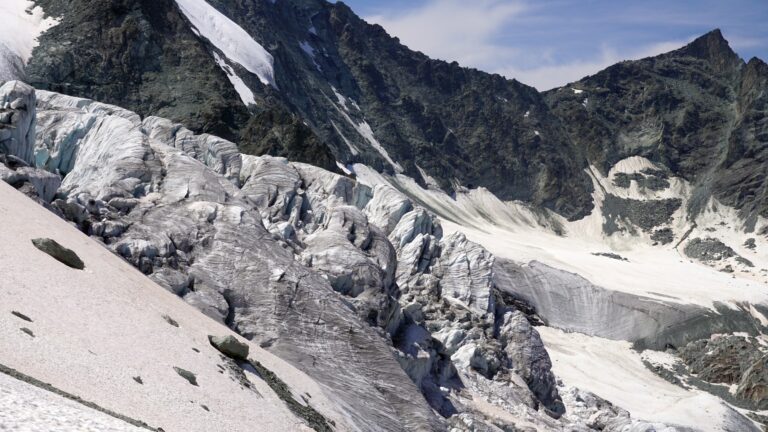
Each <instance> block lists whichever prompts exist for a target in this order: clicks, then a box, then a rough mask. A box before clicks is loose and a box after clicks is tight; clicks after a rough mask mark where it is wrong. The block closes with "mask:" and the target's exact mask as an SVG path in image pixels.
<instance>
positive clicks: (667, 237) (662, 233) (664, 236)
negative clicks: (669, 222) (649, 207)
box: [651, 228, 675, 245]
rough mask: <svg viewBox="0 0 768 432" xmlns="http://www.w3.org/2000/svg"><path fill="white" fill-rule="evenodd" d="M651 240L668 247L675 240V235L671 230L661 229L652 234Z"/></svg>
mask: <svg viewBox="0 0 768 432" xmlns="http://www.w3.org/2000/svg"><path fill="white" fill-rule="evenodd" d="M651 240H653V241H655V242H659V243H661V244H663V245H667V244H670V243H672V242H673V241H674V240H675V234H674V232H673V231H672V229H671V228H661V229H657V230H655V231H654V232H653V234H651Z"/></svg>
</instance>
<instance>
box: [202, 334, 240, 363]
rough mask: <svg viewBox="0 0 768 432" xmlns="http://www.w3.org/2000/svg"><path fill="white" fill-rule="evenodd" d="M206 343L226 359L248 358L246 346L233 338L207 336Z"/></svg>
mask: <svg viewBox="0 0 768 432" xmlns="http://www.w3.org/2000/svg"><path fill="white" fill-rule="evenodd" d="M208 341H209V342H210V343H211V345H212V346H213V347H214V348H216V349H217V350H219V351H221V353H222V354H224V355H226V356H227V357H231V358H233V359H236V360H246V359H247V358H248V345H247V344H244V343H242V342H240V341H239V340H237V339H236V338H235V337H234V336H231V335H229V336H225V337H221V336H213V335H208Z"/></svg>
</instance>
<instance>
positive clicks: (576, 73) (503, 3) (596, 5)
mask: <svg viewBox="0 0 768 432" xmlns="http://www.w3.org/2000/svg"><path fill="white" fill-rule="evenodd" d="M345 3H347V4H348V5H349V6H350V7H352V9H353V10H355V11H356V12H357V14H358V15H360V16H362V17H363V18H365V19H366V20H368V21H369V22H376V23H378V24H381V25H382V26H383V27H384V28H385V29H387V31H388V32H389V33H390V34H391V35H393V36H397V37H399V38H400V39H401V41H402V42H403V43H404V44H406V45H408V46H409V47H411V48H413V49H416V50H419V51H422V52H424V53H426V54H428V55H429V56H431V57H434V58H440V59H443V60H451V61H452V60H456V61H458V62H459V63H461V64H462V65H463V66H470V67H476V68H478V69H482V70H485V71H488V72H497V73H500V74H502V75H505V76H507V77H509V78H517V79H518V80H520V81H522V82H524V83H526V84H529V85H533V86H535V87H536V88H538V89H539V90H547V89H550V88H553V87H556V86H560V85H563V84H566V83H568V82H572V81H575V80H577V79H579V78H581V77H583V76H586V75H589V74H592V73H595V72H597V71H599V70H601V69H603V68H604V67H606V66H609V65H611V64H613V63H616V62H618V61H621V60H627V59H636V58H642V57H647V56H650V55H656V54H660V53H662V52H666V51H670V50H672V49H675V48H678V47H680V46H682V45H685V44H686V43H687V42H689V41H691V40H692V39H694V38H696V37H697V36H700V35H702V34H704V33H706V32H707V31H709V30H712V29H714V28H720V29H721V30H722V32H723V34H724V36H725V38H726V39H728V41H729V42H730V44H731V47H732V48H733V49H734V51H736V52H737V53H739V55H741V56H742V57H743V58H744V59H745V60H749V59H750V58H751V57H754V56H757V57H760V58H761V59H763V60H766V61H768V0H720V1H715V0H700V1H678V0H649V1H642V0H636V1H618V0H614V1H610V0H578V1H577V0H345Z"/></svg>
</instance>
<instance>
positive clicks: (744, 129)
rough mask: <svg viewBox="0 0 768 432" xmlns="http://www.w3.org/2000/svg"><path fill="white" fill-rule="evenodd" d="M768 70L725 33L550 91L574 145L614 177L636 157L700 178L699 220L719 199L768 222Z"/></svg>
mask: <svg viewBox="0 0 768 432" xmlns="http://www.w3.org/2000/svg"><path fill="white" fill-rule="evenodd" d="M767 82H768V66H766V64H765V63H764V62H763V61H762V60H760V59H758V58H753V59H752V60H750V61H749V62H748V63H745V62H744V61H743V60H741V58H739V56H738V55H737V54H736V53H734V52H733V51H732V50H731V48H730V47H729V46H728V42H727V41H725V39H723V36H722V34H721V33H720V31H719V30H714V31H712V32H710V33H708V34H706V35H704V36H701V37H700V38H698V39H696V40H694V41H693V42H691V43H690V44H689V45H687V46H685V47H683V48H681V49H679V50H676V51H672V52H670V53H667V54H663V55H660V56H657V57H652V58H647V59H643V60H639V61H628V62H622V63H619V64H617V65H614V66H611V67H609V68H608V69H606V70H604V71H601V72H599V73H597V74H595V75H593V76H590V77H587V78H584V79H583V80H581V81H578V82H576V83H573V84H572V85H571V86H570V88H572V89H577V90H578V94H575V93H574V92H572V91H570V90H569V89H568V88H563V89H555V90H552V91H550V92H548V93H547V94H546V98H547V101H548V103H549V105H550V106H551V107H552V109H553V111H554V112H555V113H556V114H557V115H558V116H559V117H560V118H562V119H564V120H566V119H567V121H564V122H563V123H564V124H565V125H566V129H567V131H568V134H569V137H570V138H571V140H572V141H573V142H574V143H575V144H576V145H577V146H578V147H579V148H581V149H583V151H584V152H585V153H586V154H587V158H588V159H589V161H590V163H591V164H593V165H594V166H595V167H596V168H597V169H598V170H599V171H600V172H601V173H603V174H605V173H607V171H608V170H609V169H610V167H611V166H613V165H614V164H616V163H617V162H618V161H620V160H622V159H625V158H627V157H630V156H642V157H646V158H648V159H649V160H652V161H653V162H655V163H658V164H661V165H663V166H664V167H665V168H666V169H668V170H669V171H670V172H671V173H672V174H674V175H677V176H680V177H682V178H684V179H686V180H688V181H691V182H692V183H693V184H694V185H695V188H694V190H693V192H692V193H693V194H694V195H695V196H696V197H697V200H696V201H695V202H693V203H692V205H694V207H695V208H692V209H691V211H692V213H693V214H696V213H697V212H698V211H699V210H700V208H699V207H700V206H702V205H704V204H705V203H706V200H707V199H708V198H709V197H710V196H714V197H716V198H717V199H718V200H719V201H720V202H722V203H723V204H725V205H728V206H731V207H735V208H738V209H740V210H741V214H740V216H741V217H742V218H744V219H745V220H746V221H747V223H748V224H749V226H750V227H751V229H754V226H755V223H756V221H757V217H758V216H760V217H763V218H765V217H768V195H766V190H768V188H767V185H768V184H767V183H766V177H765V169H766V163H768V153H766V151H768V147H767V146H766V142H767V141H766V140H767V139H768V126H767V125H766V120H765V118H766V102H765V100H764V98H762V96H761V95H762V94H764V93H765V91H766V83H767Z"/></svg>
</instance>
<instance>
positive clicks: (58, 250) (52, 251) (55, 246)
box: [32, 238, 85, 270]
mask: <svg viewBox="0 0 768 432" xmlns="http://www.w3.org/2000/svg"><path fill="white" fill-rule="evenodd" d="M32 244H33V245H35V247H36V248H38V249H40V250H41V251H43V252H45V253H47V254H48V255H50V256H52V257H53V258H54V259H56V260H57V261H59V262H60V263H62V264H64V265H66V266H68V267H71V268H74V269H77V270H82V269H84V268H85V263H83V261H82V260H81V259H80V257H79V256H77V254H76V253H75V252H74V251H72V250H70V249H67V248H65V247H64V246H62V245H60V244H59V243H57V242H56V240H52V239H49V238H38V239H33V240H32Z"/></svg>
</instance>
